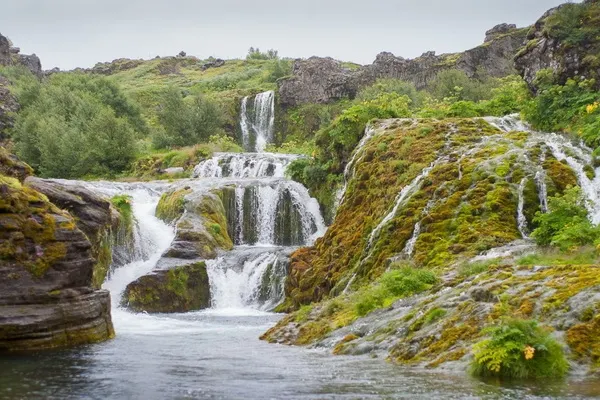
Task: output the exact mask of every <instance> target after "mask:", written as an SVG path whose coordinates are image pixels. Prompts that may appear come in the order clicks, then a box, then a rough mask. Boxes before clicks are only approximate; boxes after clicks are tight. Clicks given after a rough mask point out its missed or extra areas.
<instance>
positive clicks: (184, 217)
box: [156, 188, 233, 259]
mask: <svg viewBox="0 0 600 400" xmlns="http://www.w3.org/2000/svg"><path fill="white" fill-rule="evenodd" d="M156 215H157V217H158V218H160V219H162V220H163V221H165V222H167V223H175V227H176V234H175V240H174V241H173V243H172V244H171V247H170V248H169V249H168V250H167V252H166V253H165V257H171V258H181V259H197V258H200V259H211V258H215V257H216V256H217V253H218V251H219V250H231V249H232V248H233V242H232V240H231V238H230V237H229V234H228V232H227V216H226V215H225V208H224V207H223V202H222V200H221V198H220V197H219V196H218V194H215V193H211V192H206V191H194V190H192V189H191V188H182V189H176V190H173V191H171V192H167V193H165V194H163V196H162V197H161V199H160V201H159V203H158V206H157V211H156Z"/></svg>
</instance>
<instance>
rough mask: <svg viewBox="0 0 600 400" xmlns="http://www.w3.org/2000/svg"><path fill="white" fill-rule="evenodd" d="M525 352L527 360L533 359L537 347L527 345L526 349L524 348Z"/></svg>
mask: <svg viewBox="0 0 600 400" xmlns="http://www.w3.org/2000/svg"><path fill="white" fill-rule="evenodd" d="M523 353H525V359H526V360H531V359H532V358H533V355H534V354H535V349H534V348H533V347H531V346H525V350H523Z"/></svg>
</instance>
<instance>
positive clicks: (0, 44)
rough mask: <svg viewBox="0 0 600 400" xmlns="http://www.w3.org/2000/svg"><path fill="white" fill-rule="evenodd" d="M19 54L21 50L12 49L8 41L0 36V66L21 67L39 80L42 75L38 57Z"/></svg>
mask: <svg viewBox="0 0 600 400" xmlns="http://www.w3.org/2000/svg"><path fill="white" fill-rule="evenodd" d="M20 52H21V49H19V48H18V47H13V46H12V44H11V42H10V40H8V38H7V37H5V36H2V34H0V65H5V66H10V65H23V66H24V67H26V68H27V69H29V70H30V71H31V72H32V73H33V74H34V75H36V76H37V77H38V78H41V77H42V75H43V73H42V63H41V61H40V59H39V57H38V56H36V55H35V54H32V55H25V54H20Z"/></svg>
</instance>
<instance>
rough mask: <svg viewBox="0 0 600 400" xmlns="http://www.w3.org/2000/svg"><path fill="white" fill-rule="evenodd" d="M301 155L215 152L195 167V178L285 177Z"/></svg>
mask: <svg viewBox="0 0 600 400" xmlns="http://www.w3.org/2000/svg"><path fill="white" fill-rule="evenodd" d="M300 157H301V156H299V155H295V154H272V153H215V154H214V155H213V157H212V158H210V159H208V160H206V161H203V162H201V163H200V164H198V165H197V166H196V168H195V169H194V177H195V178H267V177H272V178H283V177H284V172H285V169H286V168H287V166H288V165H289V164H290V163H291V162H292V161H294V160H297V159H298V158H300Z"/></svg>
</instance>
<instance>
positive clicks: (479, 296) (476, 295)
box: [470, 288, 499, 303]
mask: <svg viewBox="0 0 600 400" xmlns="http://www.w3.org/2000/svg"><path fill="white" fill-rule="evenodd" d="M470 296H471V298H472V299H473V300H475V301H479V302H483V303H497V302H498V301H499V300H498V296H496V295H495V294H494V293H492V292H491V291H489V290H488V289H484V288H475V289H473V290H471V293H470Z"/></svg>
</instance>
